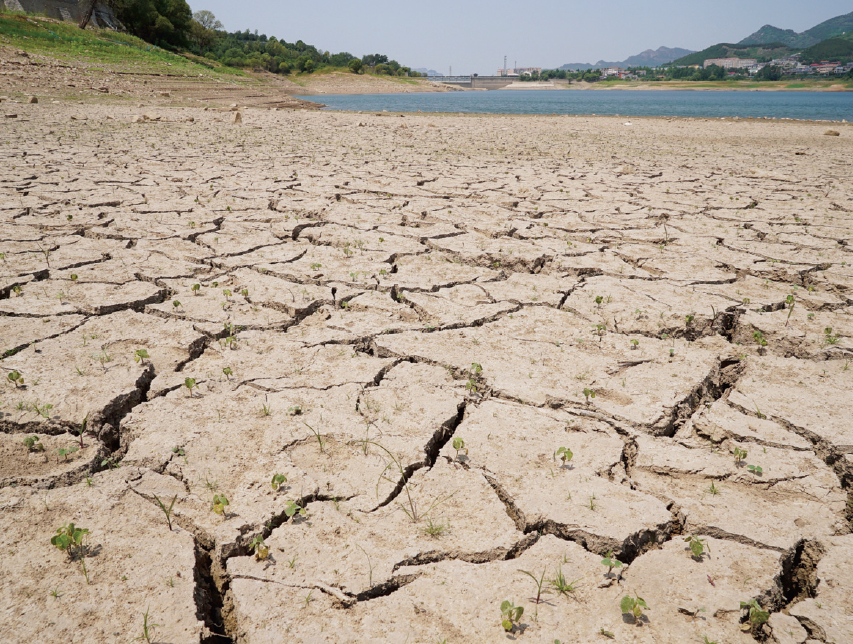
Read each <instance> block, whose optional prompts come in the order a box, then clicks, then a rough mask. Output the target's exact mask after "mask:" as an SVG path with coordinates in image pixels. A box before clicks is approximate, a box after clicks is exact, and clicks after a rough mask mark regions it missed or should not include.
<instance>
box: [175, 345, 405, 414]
mask: <svg viewBox="0 0 853 644" xmlns="http://www.w3.org/2000/svg"><path fill="white" fill-rule="evenodd" d="M233 337H235V338H236V340H235V342H234V343H233V344H231V343H228V342H227V339H220V340H219V341H216V342H213V343H211V344H210V346H209V347H208V348H207V350H206V351H205V352H204V354H203V355H202V356H200V357H199V358H198V359H197V360H194V361H193V362H192V363H191V364H188V365H187V366H186V367H185V368H184V369H183V370H182V371H181V373H179V374H177V373H176V374H173V375H172V376H171V380H170V382H171V386H180V385H182V384H183V382H184V379H185V378H187V377H192V378H195V379H196V380H197V381H198V383H199V384H202V383H206V382H214V381H217V382H218V381H223V380H225V382H224V383H223V386H226V387H228V388H233V387H235V386H236V385H237V384H243V385H245V384H246V383H251V384H252V386H253V387H255V388H260V389H264V390H283V389H295V388H300V387H314V388H316V389H327V388H329V387H334V386H339V385H343V384H346V383H359V384H367V383H370V382H373V381H375V380H376V379H377V378H379V376H380V375H381V374H382V373H383V372H384V371H385V370H386V369H387V368H388V367H389V366H390V365H392V364H393V363H394V360H393V359H391V358H373V357H371V356H369V355H367V354H365V353H360V352H355V351H353V349H352V348H351V347H348V346H346V345H335V344H330V345H322V346H316V347H305V346H304V345H303V344H302V343H301V342H297V341H288V340H286V339H283V338H281V336H279V335H277V334H275V333H271V332H266V331H241V332H239V333H236V335H235V336H233ZM226 367H228V368H230V369H231V371H232V372H233V375H232V376H229V377H228V378H227V379H226V376H225V374H223V369H225V368H226ZM164 383H165V381H164ZM163 386H164V387H166V386H168V385H166V384H164V385H163ZM353 404H354V403H353Z"/></svg>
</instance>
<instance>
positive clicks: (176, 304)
mask: <svg viewBox="0 0 853 644" xmlns="http://www.w3.org/2000/svg"><path fill="white" fill-rule="evenodd" d="M172 306H173V307H174V308H176V309H177V308H178V307H179V306H180V307H181V308H183V304H181V303H180V302H179V301H178V300H172Z"/></svg>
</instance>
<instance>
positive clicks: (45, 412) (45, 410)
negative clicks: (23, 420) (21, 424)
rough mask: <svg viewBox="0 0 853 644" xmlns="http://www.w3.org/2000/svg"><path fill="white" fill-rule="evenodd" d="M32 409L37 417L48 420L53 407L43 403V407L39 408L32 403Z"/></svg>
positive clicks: (36, 404)
mask: <svg viewBox="0 0 853 644" xmlns="http://www.w3.org/2000/svg"><path fill="white" fill-rule="evenodd" d="M33 408H34V409H35V411H36V413H37V414H38V415H39V416H42V417H43V418H50V410H51V409H53V405H51V404H50V403H45V404H44V405H41V406H39V404H38V403H37V402H36V403H33Z"/></svg>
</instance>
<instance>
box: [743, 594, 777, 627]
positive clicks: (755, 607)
mask: <svg viewBox="0 0 853 644" xmlns="http://www.w3.org/2000/svg"><path fill="white" fill-rule="evenodd" d="M740 607H741V608H742V609H743V608H748V609H749V616H748V617H749V623H750V624H752V626H754V627H758V626H761V625H762V624H764V623H765V622H766V621H767V620H768V619H770V613H769V612H767V611H766V610H762V609H761V606H759V604H758V602H757V601H756V600H754V599H750V600H749V601H748V602H741V603H740Z"/></svg>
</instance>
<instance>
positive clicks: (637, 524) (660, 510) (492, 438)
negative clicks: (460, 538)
mask: <svg viewBox="0 0 853 644" xmlns="http://www.w3.org/2000/svg"><path fill="white" fill-rule="evenodd" d="M604 427H605V425H603V423H599V422H598V421H590V420H586V419H583V420H578V417H576V416H572V415H569V414H566V413H564V412H559V411H551V410H548V411H546V410H540V409H532V408H530V407H526V406H522V405H515V404H511V403H503V402H493V401H487V402H485V403H483V404H482V405H480V406H479V407H478V408H476V410H475V411H474V412H473V413H471V414H470V415H469V416H468V417H467V418H466V419H465V420H464V422H463V423H462V424H461V425H460V426H459V428H458V429H457V430H456V433H455V434H454V435H455V436H459V437H461V438H462V439H463V440H464V441H465V447H466V448H467V449H468V454H467V456H466V455H460V456H458V457H457V455H456V453H455V450H454V449H452V445H446V446H445V448H444V449H443V450H442V455H444V456H446V457H448V458H460V459H462V462H464V463H465V464H466V465H467V466H469V467H471V468H472V469H477V470H482V472H483V474H484V475H485V476H486V478H487V479H488V480H489V481H490V482H491V483H492V484H493V485H494V486H495V488H496V491H497V492H498V495H499V496H501V497H502V498H504V500H505V502H506V503H508V504H509V508H510V509H509V511H510V512H511V513H512V514H513V515H514V518H515V520H516V522H517V524H518V525H519V528H520V529H523V530H524V531H525V532H530V531H532V530H545V531H547V532H551V533H554V534H557V535H559V536H561V537H563V538H566V539H571V540H573V541H578V542H579V543H582V544H583V545H584V547H586V548H587V549H588V550H591V551H593V552H597V553H601V554H604V553H606V552H607V551H608V550H613V551H615V552H616V553H617V555H619V556H623V557H624V556H633V555H634V554H636V553H637V552H638V551H639V550H640V549H642V548H644V547H646V546H648V544H650V543H652V542H654V541H655V540H658V539H660V538H663V537H665V536H666V535H668V534H669V530H670V525H669V523H670V521H671V519H672V516H671V514H670V512H669V511H668V510H667V509H666V506H665V505H664V504H663V503H661V502H660V501H658V500H657V499H655V498H654V497H651V496H648V495H646V494H643V493H640V492H635V491H633V490H632V489H631V488H629V487H627V486H625V485H620V484H619V483H620V482H621V481H622V479H623V478H624V476H625V473H624V467H623V464H622V451H623V443H622V441H621V440H620V439H619V438H618V437H617V436H615V435H614V434H613V433H612V432H608V431H606V430H605V429H604ZM560 447H568V448H569V449H570V450H571V451H572V452H573V453H574V457H573V458H572V460H571V461H570V462H568V463H567V464H565V465H563V464H562V462H561V461H560V460H558V458H557V457H556V451H557V449H558V448H560ZM522 472H523V473H524V474H523V475H519V474H520V473H522Z"/></svg>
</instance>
